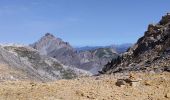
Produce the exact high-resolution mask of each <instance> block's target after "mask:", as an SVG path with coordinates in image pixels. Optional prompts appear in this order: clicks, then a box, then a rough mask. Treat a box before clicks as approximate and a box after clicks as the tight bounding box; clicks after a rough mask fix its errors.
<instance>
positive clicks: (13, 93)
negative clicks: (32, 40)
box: [0, 72, 170, 100]
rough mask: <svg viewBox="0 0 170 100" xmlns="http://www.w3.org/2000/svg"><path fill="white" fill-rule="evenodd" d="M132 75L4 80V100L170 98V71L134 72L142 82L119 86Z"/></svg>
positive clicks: (1, 92)
mask: <svg viewBox="0 0 170 100" xmlns="http://www.w3.org/2000/svg"><path fill="white" fill-rule="evenodd" d="M127 78H129V74H124V75H123V74H122V75H121V74H116V75H104V76H95V77H84V78H77V79H72V80H59V81H56V82H48V83H40V82H30V81H5V82H1V83H0V100H170V73H165V72H164V73H159V74H158V73H157V74H155V73H145V74H144V73H132V74H130V78H133V79H134V78H135V79H140V80H138V81H137V83H138V85H132V86H130V85H129V84H125V85H123V86H121V87H119V86H117V85H116V82H117V79H127Z"/></svg>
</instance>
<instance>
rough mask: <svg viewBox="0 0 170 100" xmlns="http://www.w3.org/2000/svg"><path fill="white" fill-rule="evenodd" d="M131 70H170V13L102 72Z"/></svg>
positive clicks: (149, 27) (152, 25)
mask: <svg viewBox="0 0 170 100" xmlns="http://www.w3.org/2000/svg"><path fill="white" fill-rule="evenodd" d="M127 71H128V72H129V71H144V72H145V71H147V72H148V71H154V72H162V71H168V72H170V14H169V13H167V15H165V16H163V17H162V19H161V20H160V22H159V23H157V24H155V25H154V24H150V25H149V26H148V29H147V31H146V32H145V34H144V36H143V37H141V38H139V39H138V41H137V43H136V44H135V45H134V46H132V47H131V48H130V49H129V50H128V51H127V52H125V53H123V54H122V55H121V56H119V57H118V58H117V59H113V60H112V61H111V62H109V63H108V64H107V65H105V67H104V68H103V69H102V71H100V73H117V72H127Z"/></svg>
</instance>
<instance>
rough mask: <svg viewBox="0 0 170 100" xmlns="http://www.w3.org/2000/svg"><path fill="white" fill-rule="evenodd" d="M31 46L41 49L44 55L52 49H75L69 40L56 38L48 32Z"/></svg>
mask: <svg viewBox="0 0 170 100" xmlns="http://www.w3.org/2000/svg"><path fill="white" fill-rule="evenodd" d="M30 46H31V47H33V48H35V49H37V50H39V51H40V53H41V54H42V55H48V53H50V52H51V51H54V50H55V49H61V48H65V49H71V50H73V48H72V47H71V46H70V44H69V43H68V42H64V41H63V40H62V39H60V38H56V37H55V36H54V35H53V34H51V33H46V34H45V35H44V36H43V37H42V38H41V39H40V40H38V42H35V43H33V44H31V45H30Z"/></svg>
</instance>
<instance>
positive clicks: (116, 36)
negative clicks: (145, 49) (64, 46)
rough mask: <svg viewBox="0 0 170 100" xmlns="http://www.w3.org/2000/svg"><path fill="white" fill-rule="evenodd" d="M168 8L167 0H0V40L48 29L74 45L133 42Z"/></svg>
mask: <svg viewBox="0 0 170 100" xmlns="http://www.w3.org/2000/svg"><path fill="white" fill-rule="evenodd" d="M167 12H170V0H0V42H1V43H9V42H10V43H11V42H15V43H22V44H30V43H33V42H35V41H37V40H38V39H39V38H40V37H41V36H43V35H44V34H45V33H46V32H50V33H53V34H54V35H55V36H57V37H60V38H62V39H63V40H64V41H67V42H70V44H71V45H73V46H86V45H88V46H94V45H111V44H122V43H134V42H136V41H137V39H138V38H139V37H141V36H142V35H143V34H144V31H146V29H147V26H148V24H149V23H157V22H158V21H159V20H160V19H161V17H162V16H163V15H164V14H166V13H167Z"/></svg>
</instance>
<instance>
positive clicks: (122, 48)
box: [75, 43, 133, 53]
mask: <svg viewBox="0 0 170 100" xmlns="http://www.w3.org/2000/svg"><path fill="white" fill-rule="evenodd" d="M132 45H133V44H132V43H125V44H120V45H110V46H84V47H76V48H75V49H76V50H77V51H79V52H81V51H89V50H96V49H100V48H113V49H115V51H116V52H117V53H123V52H126V51H127V50H128V48H130V47H131V46H132Z"/></svg>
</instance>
